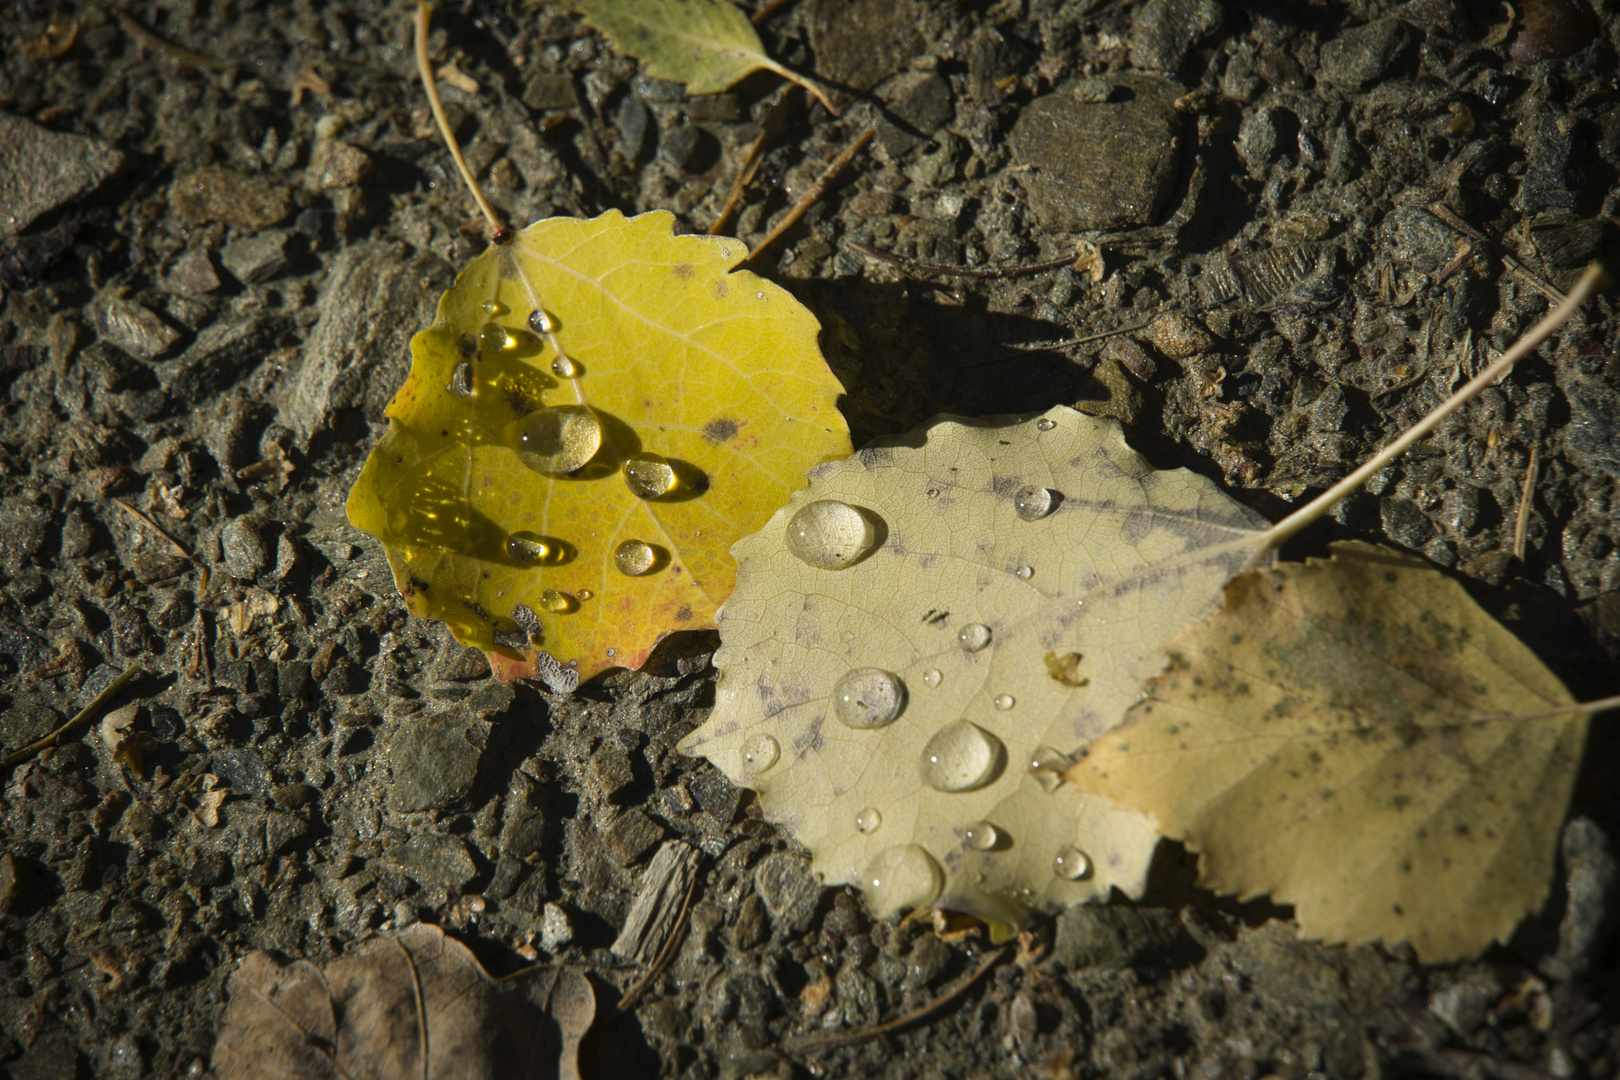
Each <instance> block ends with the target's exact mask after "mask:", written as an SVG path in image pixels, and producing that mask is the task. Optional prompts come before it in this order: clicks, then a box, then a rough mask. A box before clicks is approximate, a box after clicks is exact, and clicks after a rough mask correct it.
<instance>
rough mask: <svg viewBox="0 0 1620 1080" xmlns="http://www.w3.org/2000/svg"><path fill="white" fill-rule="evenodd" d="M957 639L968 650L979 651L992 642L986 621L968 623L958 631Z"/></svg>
mask: <svg viewBox="0 0 1620 1080" xmlns="http://www.w3.org/2000/svg"><path fill="white" fill-rule="evenodd" d="M956 640H957V641H958V642H960V643H961V645H962V648H963V649H965V650H967V651H968V652H978V651H979V650H980V649H982V648H984V647H985V646H986V645H988V644H990V628H989V627H988V626H986V625H984V623H978V622H974V623H968V624H967V625H966V626H964V627H962V629H960V630H958V631H957V632H956Z"/></svg>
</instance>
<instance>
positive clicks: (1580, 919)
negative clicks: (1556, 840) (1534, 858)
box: [1541, 817, 1620, 982]
mask: <svg viewBox="0 0 1620 1080" xmlns="http://www.w3.org/2000/svg"><path fill="white" fill-rule="evenodd" d="M1560 853H1561V854H1562V855H1563V861H1564V868H1565V875H1566V877H1565V887H1566V889H1567V890H1568V892H1567V894H1566V899H1565V906H1564V918H1563V921H1561V922H1560V923H1559V924H1558V950H1557V952H1555V953H1554V954H1553V955H1552V956H1551V957H1549V958H1548V959H1547V960H1545V961H1543V962H1542V965H1541V970H1542V972H1543V973H1545V974H1547V975H1550V976H1551V977H1553V978H1555V979H1560V980H1563V981H1565V982H1570V981H1574V980H1577V979H1583V978H1585V977H1586V976H1587V975H1589V974H1591V973H1592V972H1593V971H1594V970H1595V969H1594V965H1595V964H1596V963H1597V962H1598V961H1599V960H1600V959H1601V958H1602V957H1603V955H1604V952H1605V949H1606V948H1607V946H1608V943H1609V941H1610V940H1611V939H1612V938H1613V937H1614V932H1615V924H1616V922H1617V921H1620V907H1617V906H1616V904H1615V901H1616V899H1617V898H1620V861H1617V860H1616V858H1615V851H1614V845H1613V843H1612V842H1611V841H1610V840H1609V837H1608V835H1607V834H1605V833H1604V831H1603V829H1602V828H1601V827H1599V826H1598V824H1597V823H1596V822H1594V821H1593V820H1592V819H1591V818H1587V817H1577V818H1573V819H1571V820H1570V822H1569V824H1568V825H1565V826H1564V837H1563V841H1562V844H1561V847H1560Z"/></svg>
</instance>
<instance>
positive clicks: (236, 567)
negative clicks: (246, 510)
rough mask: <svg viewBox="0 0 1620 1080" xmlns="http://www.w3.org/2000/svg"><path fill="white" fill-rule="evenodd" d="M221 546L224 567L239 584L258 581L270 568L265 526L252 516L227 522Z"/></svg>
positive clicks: (221, 538)
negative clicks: (240, 582)
mask: <svg viewBox="0 0 1620 1080" xmlns="http://www.w3.org/2000/svg"><path fill="white" fill-rule="evenodd" d="M219 546H220V550H221V552H222V553H223V554H224V556H225V568H226V569H227V570H229V571H230V575H231V577H233V578H235V579H236V580H238V581H256V580H258V577H259V575H260V574H262V573H264V571H265V570H266V569H267V568H268V567H269V565H270V545H269V544H267V543H266V542H265V538H264V525H263V523H262V522H261V521H260V520H259V519H258V518H256V517H253V516H251V515H243V516H242V517H236V518H232V519H231V520H230V521H228V522H226V523H225V527H224V528H223V529H221V530H220V533H219Z"/></svg>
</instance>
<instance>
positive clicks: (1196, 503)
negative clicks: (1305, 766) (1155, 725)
mask: <svg viewBox="0 0 1620 1080" xmlns="http://www.w3.org/2000/svg"><path fill="white" fill-rule="evenodd" d="M1026 489H1027V490H1026ZM829 503H830V504H831V505H830V506H829ZM840 506H842V507H843V510H840V509H839V507H840ZM850 508H854V509H850ZM852 515H853V516H852ZM862 522H865V523H866V524H867V525H869V526H870V534H869V535H867V531H866V529H865V528H863V525H862ZM1264 526H1265V522H1264V521H1263V520H1262V519H1261V518H1259V517H1258V516H1257V515H1255V514H1254V513H1252V512H1251V511H1249V510H1247V509H1246V508H1244V507H1243V506H1241V505H1239V504H1238V503H1236V502H1234V501H1233V500H1232V499H1230V498H1229V497H1227V496H1226V495H1224V494H1222V492H1221V491H1220V489H1219V488H1217V487H1216V486H1215V485H1214V484H1213V483H1212V482H1211V481H1209V480H1207V479H1205V478H1203V477H1200V476H1197V475H1195V474H1192V473H1189V472H1187V471H1186V470H1179V469H1178V470H1174V471H1169V472H1158V471H1155V470H1154V469H1153V468H1152V467H1151V466H1150V465H1149V464H1148V463H1147V462H1146V461H1144V460H1143V459H1142V458H1141V457H1140V456H1139V455H1137V454H1136V453H1135V452H1134V451H1132V450H1131V449H1130V448H1129V447H1127V446H1126V445H1125V442H1124V439H1123V438H1122V437H1121V434H1120V429H1119V425H1118V424H1116V423H1114V422H1113V421H1111V420H1098V419H1094V418H1092V417H1089V416H1085V415H1083V414H1081V413H1077V412H1075V411H1074V410H1072V409H1067V408H1063V407H1058V408H1054V409H1052V410H1051V411H1049V412H1047V413H1046V414H1045V415H1043V416H1041V417H1039V418H1035V419H1030V420H1026V421H1023V422H1021V423H1019V422H1008V421H1002V422H1000V423H997V422H995V421H987V422H984V423H976V422H971V421H960V420H956V419H939V420H936V421H935V422H934V423H933V424H932V425H930V426H929V427H928V428H926V429H925V430H924V431H923V432H922V433H921V434H920V435H916V436H911V437H908V438H907V440H906V442H905V444H904V445H894V446H883V447H876V448H871V449H867V450H863V451H861V452H860V453H859V454H858V455H856V456H855V457H854V458H852V459H850V460H848V461H843V462H838V463H836V464H833V465H827V466H823V467H821V468H819V469H817V470H816V471H815V472H814V474H813V475H812V477H811V484H810V487H809V489H808V490H806V491H801V492H799V493H798V494H796V495H795V496H794V497H793V498H792V500H791V501H790V502H789V504H788V505H787V506H786V507H785V508H784V509H782V510H780V511H778V512H777V514H776V516H775V517H773V518H772V519H771V520H770V522H769V523H768V524H767V525H766V526H765V528H764V529H763V530H762V531H760V532H758V533H756V534H754V535H753V536H749V537H746V538H745V539H743V540H741V541H739V542H738V543H737V545H736V547H735V548H733V551H734V553H735V554H736V556H737V560H738V581H737V589H736V591H735V592H734V593H733V594H732V596H731V598H730V599H729V600H727V601H726V604H725V607H724V609H723V610H722V612H721V619H720V635H721V648H720V651H719V652H718V653H716V654H715V666H716V667H717V668H719V670H720V675H721V679H720V682H719V685H718V687H717V691H716V701H715V707H714V710H713V712H712V713H711V715H710V718H709V721H708V722H707V723H706V724H705V725H704V726H703V727H702V728H700V729H699V730H698V731H696V732H694V733H693V734H692V735H691V736H690V737H689V738H688V739H687V740H686V741H685V742H684V743H683V744H682V748H683V749H685V750H687V751H689V752H693V753H699V754H702V755H704V756H705V757H707V758H709V760H711V761H712V762H714V763H715V765H717V766H718V767H719V768H720V769H721V770H722V771H724V772H725V773H726V774H727V775H728V776H730V777H731V778H732V779H733V780H734V781H736V782H737V783H740V784H746V785H748V786H750V787H753V788H756V789H757V790H758V792H759V799H760V806H761V808H762V809H763V810H764V812H765V814H766V816H767V817H768V818H770V819H772V820H774V821H779V822H783V823H785V824H786V825H787V826H788V828H790V829H791V830H792V831H793V833H794V835H795V836H796V837H797V838H798V840H799V841H800V842H801V843H803V844H804V845H805V846H806V847H808V848H809V849H810V851H811V853H812V854H813V855H814V857H815V867H816V869H817V870H818V871H820V872H821V873H822V874H824V875H825V877H826V880H827V881H829V882H834V883H843V882H848V883H860V884H861V885H862V886H863V887H865V888H866V890H867V892H868V899H869V900H870V901H871V903H872V906H873V908H874V909H875V910H877V911H878V912H879V913H887V912H889V911H893V910H896V909H898V908H901V907H910V906H917V905H924V904H936V905H938V906H943V907H948V908H954V909H957V910H965V911H969V912H972V913H975V914H979V915H981V916H984V917H986V918H989V919H991V920H993V921H997V922H1003V923H1016V922H1019V921H1021V920H1022V918H1023V917H1024V915H1025V914H1026V912H1027V910H1028V908H1030V907H1041V908H1052V907H1057V906H1060V905H1063V904H1068V903H1073V902H1076V901H1080V900H1088V899H1098V898H1106V897H1107V895H1108V894H1109V891H1110V889H1111V888H1116V887H1117V888H1119V889H1120V890H1122V891H1123V892H1125V893H1127V894H1130V895H1139V894H1140V893H1141V890H1142V887H1143V885H1144V882H1145V877H1146V873H1147V867H1148V862H1149V860H1150V858H1151V856H1152V852H1153V848H1154V845H1155V843H1156V841H1157V833H1156V831H1155V830H1154V828H1153V825H1152V823H1151V822H1150V821H1148V820H1147V819H1145V818H1143V817H1141V816H1139V815H1137V814H1134V813H1126V812H1123V811H1121V810H1119V809H1117V808H1116V807H1115V806H1114V805H1113V804H1112V803H1110V802H1109V801H1107V800H1105V799H1098V798H1095V797H1089V796H1083V795H1081V794H1079V793H1078V792H1077V791H1076V789H1075V788H1074V787H1073V785H1062V784H1061V783H1060V775H1061V773H1062V771H1063V770H1064V769H1066V768H1067V767H1068V765H1069V763H1070V762H1069V758H1068V755H1070V754H1072V753H1073V752H1074V751H1076V750H1077V749H1079V748H1080V747H1081V746H1082V745H1084V744H1085V743H1086V742H1087V741H1088V740H1089V739H1091V738H1094V737H1095V736H1097V735H1099V734H1101V733H1102V732H1104V731H1106V730H1108V729H1109V728H1111V727H1113V726H1114V725H1115V724H1117V723H1119V722H1120V721H1121V720H1122V719H1123V718H1124V716H1125V712H1126V710H1127V709H1128V708H1129V707H1130V706H1131V705H1132V704H1133V703H1134V702H1135V701H1136V700H1138V698H1139V697H1140V695H1141V687H1142V685H1143V684H1144V683H1145V682H1146V681H1147V679H1149V678H1150V677H1152V676H1153V675H1154V674H1156V673H1157V672H1158V671H1159V670H1160V669H1161V668H1162V666H1163V653H1162V645H1163V642H1164V641H1165V640H1167V639H1168V638H1169V637H1170V636H1171V635H1172V634H1174V633H1175V632H1176V631H1178V630H1180V629H1181V628H1182V627H1183V626H1185V625H1186V624H1187V623H1189V622H1192V621H1195V620H1197V619H1201V618H1203V617H1205V616H1206V615H1208V614H1209V613H1211V612H1212V611H1213V610H1214V609H1215V608H1216V607H1217V606H1218V604H1219V601H1220V596H1221V587H1222V586H1223V585H1224V584H1225V583H1226V581H1227V579H1228V578H1229V577H1230V576H1231V575H1232V574H1233V573H1235V572H1237V571H1238V570H1239V569H1241V568H1242V567H1243V566H1244V565H1245V563H1246V562H1247V561H1248V560H1249V559H1250V558H1252V557H1254V556H1256V555H1257V554H1258V552H1259V550H1260V544H1259V539H1258V538H1259V537H1260V535H1261V531H1260V530H1262V529H1263V528H1264ZM794 547H797V548H798V549H799V550H800V551H802V552H805V553H806V554H807V555H809V556H810V558H811V561H812V562H820V563H821V564H822V565H820V566H817V565H811V563H810V562H807V561H806V560H805V559H804V558H801V557H799V556H798V555H795V554H794V552H793V548H794ZM884 721H892V722H884ZM863 725H870V726H863Z"/></svg>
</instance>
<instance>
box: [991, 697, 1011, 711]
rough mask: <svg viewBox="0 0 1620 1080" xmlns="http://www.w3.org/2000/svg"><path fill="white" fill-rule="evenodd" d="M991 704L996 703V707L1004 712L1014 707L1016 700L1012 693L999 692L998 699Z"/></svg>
mask: <svg viewBox="0 0 1620 1080" xmlns="http://www.w3.org/2000/svg"><path fill="white" fill-rule="evenodd" d="M991 704H993V705H995V707H996V708H997V709H999V710H1001V711H1002V712H1006V711H1007V710H1008V709H1010V708H1012V707H1013V705H1014V704H1015V702H1014V700H1013V696H1012V695H1011V694H997V695H996V700H995V701H994V702H992V703H991Z"/></svg>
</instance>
